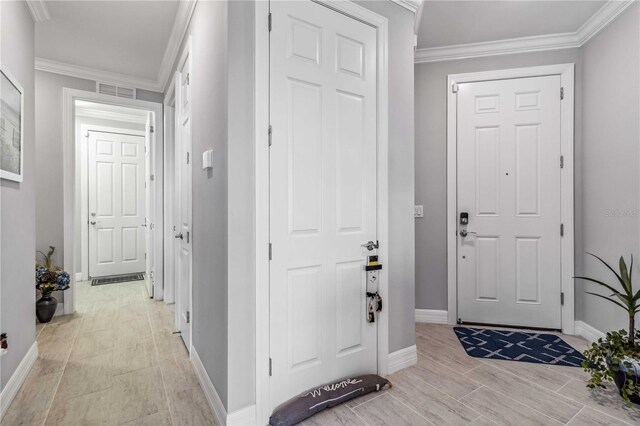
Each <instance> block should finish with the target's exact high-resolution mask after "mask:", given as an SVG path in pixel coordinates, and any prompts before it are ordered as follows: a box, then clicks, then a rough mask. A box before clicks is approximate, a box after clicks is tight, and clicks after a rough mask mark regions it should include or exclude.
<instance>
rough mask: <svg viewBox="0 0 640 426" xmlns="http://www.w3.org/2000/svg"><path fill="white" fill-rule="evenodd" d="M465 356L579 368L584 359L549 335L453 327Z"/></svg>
mask: <svg viewBox="0 0 640 426" xmlns="http://www.w3.org/2000/svg"><path fill="white" fill-rule="evenodd" d="M453 331H455V333H456V336H458V340H460V343H462V346H463V347H464V350H465V351H467V354H468V355H470V356H472V357H475V358H491V359H502V360H510V361H522V362H533V363H537V364H551V365H568V366H571V367H580V364H581V363H582V361H583V360H584V356H582V354H581V353H580V352H579V351H577V350H576V349H574V348H573V347H571V345H569V344H568V343H567V342H565V341H564V340H562V339H561V338H560V337H558V336H555V335H553V334H548V333H524V332H522V331H513V330H489V329H482V328H467V327H454V329H453Z"/></svg>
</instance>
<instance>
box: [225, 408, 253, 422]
mask: <svg viewBox="0 0 640 426" xmlns="http://www.w3.org/2000/svg"><path fill="white" fill-rule="evenodd" d="M256 424H258V423H257V422H256V406H255V405H250V406H248V407H245V408H242V409H240V410H236V411H234V412H233V413H229V415H228V416H227V425H229V426H248V425H256Z"/></svg>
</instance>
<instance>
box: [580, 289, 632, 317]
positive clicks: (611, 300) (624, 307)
mask: <svg viewBox="0 0 640 426" xmlns="http://www.w3.org/2000/svg"><path fill="white" fill-rule="evenodd" d="M585 293H587V294H590V295H592V296H597V297H600V298H602V299H604V300H608V301H609V302H611V303H615V304H616V305H618V306H620V307H621V308H622V309H624V310H625V311H627V312H628V311H629V308H627V307H626V306H624V305H623V304H622V303H620V302H618V301H616V300H613V299H609V298H608V297H607V296H603V295H601V294H598V293H591V292H590V291H585Z"/></svg>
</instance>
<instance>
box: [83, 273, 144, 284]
mask: <svg viewBox="0 0 640 426" xmlns="http://www.w3.org/2000/svg"><path fill="white" fill-rule="evenodd" d="M142 280H144V274H127V275H115V276H112V277H102V278H95V279H93V280H91V285H92V286H93V285H103V284H117V283H127V282H129V281H142Z"/></svg>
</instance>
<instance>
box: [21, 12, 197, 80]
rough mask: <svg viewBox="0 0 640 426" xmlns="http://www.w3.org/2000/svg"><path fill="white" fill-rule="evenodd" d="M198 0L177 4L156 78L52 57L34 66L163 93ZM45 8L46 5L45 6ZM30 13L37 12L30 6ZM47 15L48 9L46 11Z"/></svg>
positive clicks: (43, 69)
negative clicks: (135, 75)
mask: <svg viewBox="0 0 640 426" xmlns="http://www.w3.org/2000/svg"><path fill="white" fill-rule="evenodd" d="M31 3H44V1H35V2H31V1H30V2H29V7H30V8H32V6H31ZM196 3H197V0H187V1H181V2H180V4H179V5H178V10H177V12H176V19H175V21H174V23H173V27H172V29H171V35H170V36H169V41H168V42H167V47H166V49H165V52H164V56H163V57H162V62H161V64H160V70H159V71H158V76H157V79H156V80H153V79H150V78H143V77H134V76H131V75H127V74H121V73H114V72H109V71H103V70H99V69H96V68H90V67H83V66H79V65H73V64H68V63H64V62H60V61H55V60H52V59H45V58H36V59H35V69H37V70H39V71H46V72H51V73H54V74H62V75H68V76H70V77H77V78H83V79H85V80H93V81H99V82H101V83H107V84H113V85H116V86H125V87H133V88H136V89H143V90H151V91H154V92H164V89H165V88H166V86H167V81H168V80H169V78H170V76H171V74H172V73H171V71H172V69H173V64H174V63H175V61H176V57H177V56H178V53H179V50H180V45H181V44H182V40H183V39H184V36H185V34H186V32H187V28H188V26H189V22H190V21H191V16H192V15H193V11H194V10H195V6H196ZM44 7H45V8H46V6H44ZM31 13H33V14H34V19H36V15H35V13H34V11H33V9H31ZM47 16H48V12H47Z"/></svg>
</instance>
